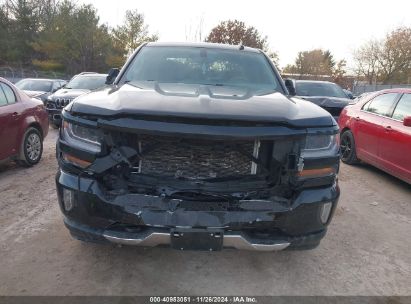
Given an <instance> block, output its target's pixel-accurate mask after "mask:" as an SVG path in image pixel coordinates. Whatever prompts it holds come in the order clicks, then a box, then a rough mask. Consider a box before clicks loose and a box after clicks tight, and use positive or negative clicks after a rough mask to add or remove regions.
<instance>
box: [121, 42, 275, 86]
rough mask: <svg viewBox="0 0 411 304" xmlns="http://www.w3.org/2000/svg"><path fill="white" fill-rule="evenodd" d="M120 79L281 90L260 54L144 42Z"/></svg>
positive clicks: (266, 61)
mask: <svg viewBox="0 0 411 304" xmlns="http://www.w3.org/2000/svg"><path fill="white" fill-rule="evenodd" d="M122 81H124V82H140V81H157V82H159V83H183V84H200V85H212V86H238V87H241V88H246V89H250V90H253V91H258V92H259V93H260V94H266V93H270V92H273V91H277V90H281V87H280V85H279V84H278V81H277V79H276V77H275V74H274V72H273V70H272V68H271V66H270V64H269V62H268V60H267V59H266V57H265V56H264V55H263V54H261V53H256V52H255V53H254V52H248V51H239V50H225V49H211V48H201V47H175V46H164V47H163V46H162V47H158V46H156V47H150V46H146V47H144V48H143V49H141V50H140V52H139V53H138V54H137V56H136V57H135V59H134V61H133V62H132V63H131V65H130V66H129V67H128V69H127V71H126V73H125V76H124V77H123V79H122Z"/></svg>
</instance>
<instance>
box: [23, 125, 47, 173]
mask: <svg viewBox="0 0 411 304" xmlns="http://www.w3.org/2000/svg"><path fill="white" fill-rule="evenodd" d="M42 154H43V138H42V136H41V134H40V132H39V130H37V129H36V128H28V129H27V131H26V133H25V134H24V137H23V143H22V146H21V151H20V155H21V156H20V161H19V163H20V164H21V165H23V166H26V167H31V166H33V165H35V164H37V163H38V162H39V161H40V159H41V155H42Z"/></svg>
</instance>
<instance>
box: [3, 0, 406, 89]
mask: <svg viewBox="0 0 411 304" xmlns="http://www.w3.org/2000/svg"><path fill="white" fill-rule="evenodd" d="M196 33H197V34H198V36H199V40H201V41H207V42H216V43H227V44H234V45H236V44H243V45H245V46H250V47H255V48H259V49H262V50H264V51H265V52H266V53H267V54H268V55H269V57H270V58H271V60H273V61H274V62H275V63H278V54H277V53H276V52H274V51H272V50H271V49H270V47H269V45H268V41H267V36H264V35H263V34H262V33H261V32H260V31H259V30H258V29H256V28H255V27H253V26H247V25H246V24H245V23H244V22H243V21H239V20H226V21H222V22H220V23H219V24H218V25H217V26H215V27H214V28H213V29H212V30H211V31H210V32H209V33H208V34H207V35H204V36H203V34H202V31H201V29H197V30H196ZM204 37H205V39H204ZM156 40H158V35H156V34H153V33H150V31H149V27H148V25H147V24H146V23H145V20H144V15H143V14H141V13H139V12H138V10H128V11H126V14H125V19H124V22H123V24H121V25H118V26H116V27H109V26H108V25H106V24H103V23H101V22H100V19H99V16H98V12H97V10H96V9H95V7H94V6H93V5H91V4H88V5H87V4H83V5H79V4H77V3H76V2H75V1H74V0H61V1H59V0H0V66H1V65H2V64H6V63H7V64H15V65H19V66H31V67H34V68H37V69H40V70H53V71H64V72H66V73H68V74H74V73H77V72H80V71H99V72H104V71H106V70H107V69H108V68H110V67H120V66H122V65H123V63H124V61H125V60H126V58H127V57H128V56H129V55H130V53H131V52H132V51H134V50H135V49H136V48H137V47H138V46H139V45H141V44H142V43H143V42H147V41H156ZM195 40H197V39H195ZM353 57H354V63H355V66H354V72H355V73H356V76H357V78H358V79H360V80H364V81H366V82H368V83H385V84H386V83H409V82H411V27H400V28H397V29H394V30H393V31H391V32H390V33H388V34H387V35H386V36H385V37H384V38H383V39H381V40H370V41H366V42H364V44H363V45H362V46H360V47H359V48H358V49H357V50H355V52H354V54H353ZM282 72H283V73H289V74H294V75H311V76H328V77H329V78H331V79H332V80H334V81H335V82H339V83H343V82H344V81H343V80H344V78H345V77H346V74H347V62H346V60H345V59H340V60H336V59H335V57H334V55H333V54H332V53H331V51H330V50H323V49H314V50H307V51H301V52H299V53H298V55H297V57H296V58H295V61H294V63H293V64H289V65H287V66H286V67H285V68H284V69H283V71H282Z"/></svg>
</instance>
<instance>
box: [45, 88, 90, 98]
mask: <svg viewBox="0 0 411 304" xmlns="http://www.w3.org/2000/svg"><path fill="white" fill-rule="evenodd" d="M88 92H90V90H85V89H81V90H80V89H65V88H63V89H60V90H57V91H56V92H55V93H54V94H53V95H52V97H53V98H62V97H63V98H76V97H78V96H80V95H83V94H86V93H88Z"/></svg>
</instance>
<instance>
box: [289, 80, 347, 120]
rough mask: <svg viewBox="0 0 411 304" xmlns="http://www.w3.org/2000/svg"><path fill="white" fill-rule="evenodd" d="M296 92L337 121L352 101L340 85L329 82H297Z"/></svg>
mask: <svg viewBox="0 0 411 304" xmlns="http://www.w3.org/2000/svg"><path fill="white" fill-rule="evenodd" d="M295 90H296V95H297V96H298V97H300V98H303V99H305V100H308V101H311V102H313V103H315V104H316V105H319V106H320V107H322V108H323V109H325V110H327V111H328V112H330V113H331V115H332V116H333V117H334V118H335V120H337V121H338V116H340V113H341V111H342V109H344V107H345V106H347V105H348V104H349V102H350V100H351V98H349V96H348V95H347V94H346V93H345V92H344V91H343V89H342V88H341V87H340V86H339V85H338V84H335V83H332V82H328V81H314V80H295Z"/></svg>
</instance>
